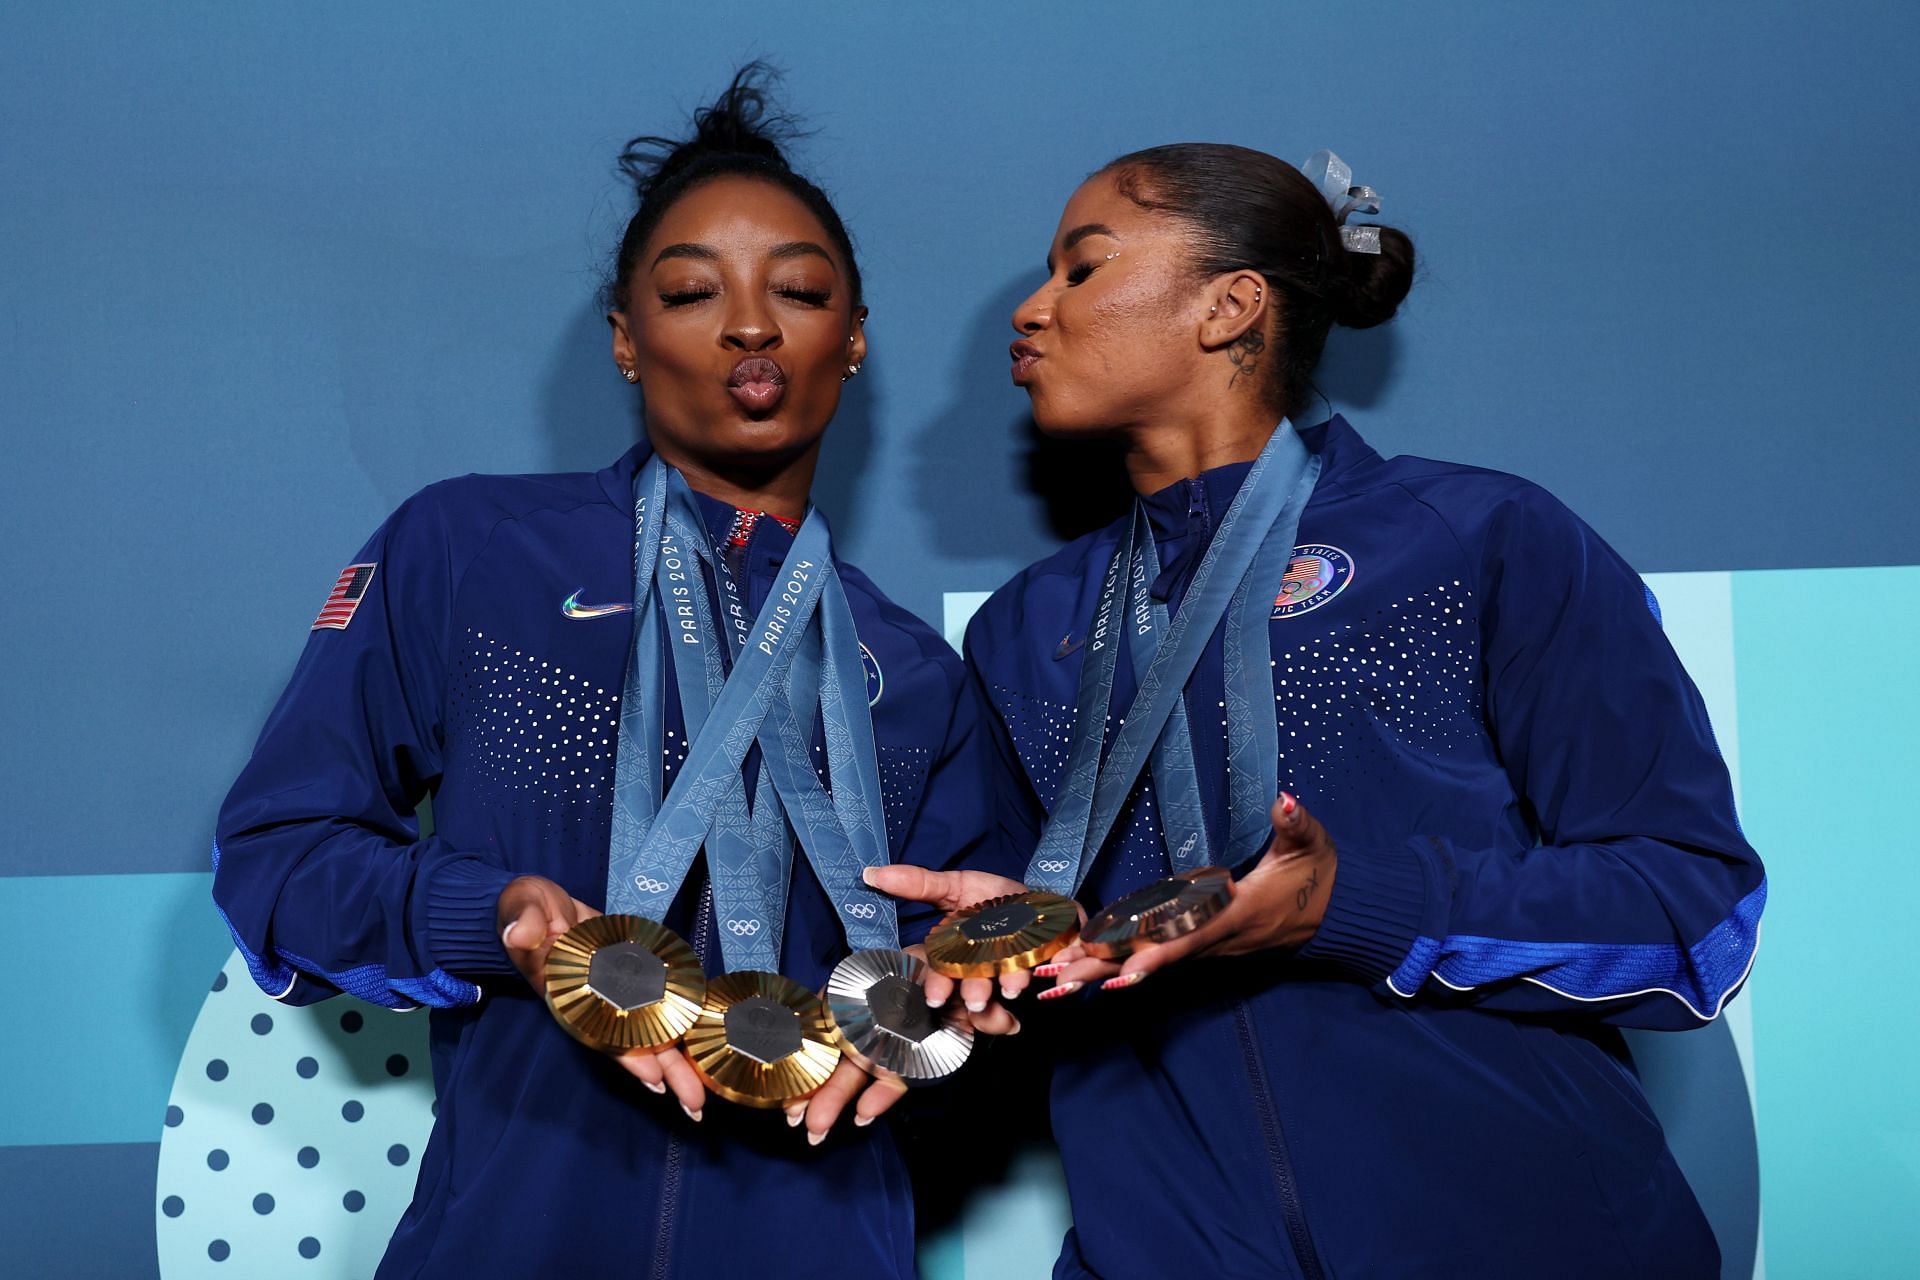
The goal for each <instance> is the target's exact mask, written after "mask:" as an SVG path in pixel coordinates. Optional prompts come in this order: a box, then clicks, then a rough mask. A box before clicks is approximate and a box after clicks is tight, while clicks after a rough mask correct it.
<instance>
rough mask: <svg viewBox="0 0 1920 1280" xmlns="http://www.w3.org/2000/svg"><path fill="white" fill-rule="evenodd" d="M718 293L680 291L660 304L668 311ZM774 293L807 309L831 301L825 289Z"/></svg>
mask: <svg viewBox="0 0 1920 1280" xmlns="http://www.w3.org/2000/svg"><path fill="white" fill-rule="evenodd" d="M718 292H719V291H718V290H716V289H681V290H679V291H677V292H674V293H663V294H661V295H660V302H661V305H663V306H665V307H667V308H669V309H671V308H673V307H684V306H688V305H690V304H692V303H695V302H701V301H704V300H705V299H707V298H712V297H715V296H717V295H718ZM774 292H775V293H777V294H779V295H780V296H781V297H783V298H790V299H792V300H793V301H795V302H798V303H800V304H802V305H803V306H808V307H824V306H826V305H827V304H828V303H829V302H832V301H833V294H832V292H831V291H829V290H825V289H796V288H786V289H775V290H774Z"/></svg>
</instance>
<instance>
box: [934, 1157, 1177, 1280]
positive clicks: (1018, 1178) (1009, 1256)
mask: <svg viewBox="0 0 1920 1280" xmlns="http://www.w3.org/2000/svg"><path fill="white" fill-rule="evenodd" d="M1143 1190H1144V1189H1143ZM1072 1225H1073V1213H1072V1211H1071V1210H1070V1209H1069V1208H1068V1206H1067V1183H1066V1177H1065V1175H1063V1174H1062V1173H1061V1171H1060V1158H1059V1157H1058V1156H1057V1155H1056V1154H1054V1152H1053V1151H1052V1150H1051V1149H1050V1148H1035V1149H1033V1150H1030V1151H1028V1152H1026V1153H1025V1154H1023V1155H1021V1156H1020V1157H1018V1158H1017V1159H1016V1160H1015V1161H1014V1162H1013V1164H1012V1166H1011V1167H1010V1168H1009V1169H1008V1176H1007V1180H1006V1181H1005V1182H1004V1183H1002V1184H1000V1185H998V1186H995V1187H991V1188H988V1189H986V1190H983V1191H981V1192H979V1193H978V1194H977V1195H975V1196H974V1197H973V1199H972V1200H970V1201H969V1202H968V1204H967V1211H966V1216H965V1217H964V1219H963V1220H962V1223H961V1232H962V1235H963V1236H964V1237H965V1239H966V1251H967V1271H966V1280H1026V1278H1027V1277H1029V1276H1031V1277H1035V1278H1036V1280H1037V1278H1038V1277H1042V1276H1047V1275H1050V1274H1052V1271H1053V1260H1054V1259H1055V1258H1056V1257H1058V1256H1059V1255H1060V1241H1061V1238H1062V1237H1064V1236H1065V1235H1066V1233H1067V1228H1068V1227H1070V1226H1072Z"/></svg>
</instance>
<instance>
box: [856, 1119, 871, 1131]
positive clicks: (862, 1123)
mask: <svg viewBox="0 0 1920 1280" xmlns="http://www.w3.org/2000/svg"><path fill="white" fill-rule="evenodd" d="M872 1123H873V1117H872V1116H855V1117H854V1118H853V1127H854V1128H856V1129H864V1128H866V1127H867V1126H868V1125H870V1124H872Z"/></svg>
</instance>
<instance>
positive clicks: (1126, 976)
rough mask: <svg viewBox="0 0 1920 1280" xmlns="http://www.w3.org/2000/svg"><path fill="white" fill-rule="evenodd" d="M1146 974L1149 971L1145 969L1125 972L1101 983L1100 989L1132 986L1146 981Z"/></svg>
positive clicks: (1117, 988)
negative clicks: (1136, 971)
mask: <svg viewBox="0 0 1920 1280" xmlns="http://www.w3.org/2000/svg"><path fill="white" fill-rule="evenodd" d="M1146 976H1147V973H1146V970H1144V969H1142V970H1141V971H1140V972H1138V973H1123V974H1121V975H1120V976H1119V977H1117V978H1108V979H1107V980H1106V981H1105V982H1103V983H1101V984H1100V989H1101V990H1102V991H1119V990H1120V989H1122V988H1123V987H1131V986H1133V985H1134V984H1135V983H1137V982H1142V981H1145V979H1146Z"/></svg>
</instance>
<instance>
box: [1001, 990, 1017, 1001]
mask: <svg viewBox="0 0 1920 1280" xmlns="http://www.w3.org/2000/svg"><path fill="white" fill-rule="evenodd" d="M1000 998H1001V999H1002V1000H1012V999H1015V998H1016V997H1015V995H1014V992H1013V991H1012V990H1011V989H1010V988H1007V987H1002V988H1000Z"/></svg>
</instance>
